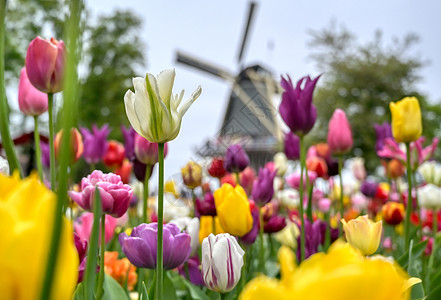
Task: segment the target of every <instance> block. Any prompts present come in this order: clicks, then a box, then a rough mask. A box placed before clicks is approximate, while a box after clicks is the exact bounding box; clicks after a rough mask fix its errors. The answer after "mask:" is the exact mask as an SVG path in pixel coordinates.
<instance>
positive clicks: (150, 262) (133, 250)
mask: <svg viewBox="0 0 441 300" xmlns="http://www.w3.org/2000/svg"><path fill="white" fill-rule="evenodd" d="M155 245H156V244H155ZM122 248H123V251H124V254H125V255H126V256H127V258H128V259H129V260H130V262H131V263H132V264H134V265H135V266H137V267H138V268H148V269H154V268H155V267H156V255H153V253H152V251H151V250H150V249H149V248H150V246H149V245H148V244H147V243H146V242H145V241H144V240H143V239H141V238H138V237H128V238H126V239H125V240H124V242H123V244H122Z"/></svg>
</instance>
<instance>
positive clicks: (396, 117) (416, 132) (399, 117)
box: [389, 97, 423, 143]
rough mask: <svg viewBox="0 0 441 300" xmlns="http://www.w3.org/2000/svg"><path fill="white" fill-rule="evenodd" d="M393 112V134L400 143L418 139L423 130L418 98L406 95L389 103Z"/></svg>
mask: <svg viewBox="0 0 441 300" xmlns="http://www.w3.org/2000/svg"><path fill="white" fill-rule="evenodd" d="M389 106H390V111H391V113H392V134H393V136H394V138H395V140H396V141H397V142H398V143H409V142H413V141H416V140H417V139H418V138H419V137H420V136H421V133H422V132H423V125H422V121H421V110H420V104H419V102H418V99H417V98H415V97H406V98H403V99H402V100H400V101H397V102H391V103H390V104H389Z"/></svg>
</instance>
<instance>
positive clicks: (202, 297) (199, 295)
mask: <svg viewBox="0 0 441 300" xmlns="http://www.w3.org/2000/svg"><path fill="white" fill-rule="evenodd" d="M182 282H183V283H184V285H185V286H186V287H187V290H188V292H189V293H190V297H191V299H193V300H210V297H208V296H207V295H206V294H205V293H204V292H203V291H202V290H201V289H200V288H198V287H197V286H195V285H193V284H192V283H191V282H190V281H188V280H187V279H185V278H182Z"/></svg>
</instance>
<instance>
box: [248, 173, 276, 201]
mask: <svg viewBox="0 0 441 300" xmlns="http://www.w3.org/2000/svg"><path fill="white" fill-rule="evenodd" d="M275 176H276V172H271V171H270V170H269V169H267V168H264V169H262V168H260V169H259V177H258V178H257V180H256V181H254V184H253V191H252V197H253V200H254V202H256V204H257V205H259V206H262V205H265V204H266V203H268V202H270V201H271V199H272V198H273V195H274V177H275Z"/></svg>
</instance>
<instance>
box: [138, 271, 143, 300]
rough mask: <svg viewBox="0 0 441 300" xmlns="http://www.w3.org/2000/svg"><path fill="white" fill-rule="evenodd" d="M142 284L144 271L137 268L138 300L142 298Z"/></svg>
mask: <svg viewBox="0 0 441 300" xmlns="http://www.w3.org/2000/svg"><path fill="white" fill-rule="evenodd" d="M143 282H144V269H143V268H138V300H141V296H142V283H143Z"/></svg>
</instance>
